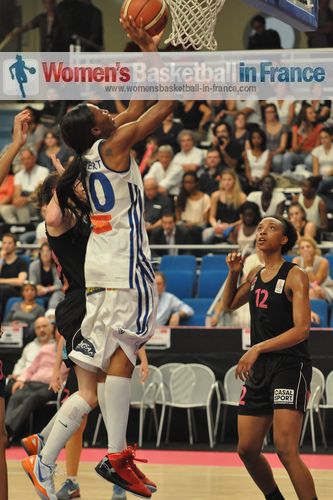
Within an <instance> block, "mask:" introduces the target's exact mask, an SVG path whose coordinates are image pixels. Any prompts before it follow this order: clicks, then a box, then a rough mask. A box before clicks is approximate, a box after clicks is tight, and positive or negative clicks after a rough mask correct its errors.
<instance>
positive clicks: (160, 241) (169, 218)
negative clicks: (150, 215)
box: [150, 213, 192, 256]
mask: <svg viewBox="0 0 333 500" xmlns="http://www.w3.org/2000/svg"><path fill="white" fill-rule="evenodd" d="M161 222H162V224H161V226H162V227H158V228H157V229H155V230H154V231H153V232H152V233H151V237H150V243H151V245H189V244H190V243H192V241H191V239H190V235H189V232H188V229H186V228H185V227H183V226H177V225H176V217H175V215H174V214H173V213H169V214H167V213H166V214H164V215H163V216H162V221H161ZM184 253H187V252H186V251H184V250H180V251H178V250H177V249H175V248H169V249H168V250H153V255H155V256H158V255H178V254H184Z"/></svg>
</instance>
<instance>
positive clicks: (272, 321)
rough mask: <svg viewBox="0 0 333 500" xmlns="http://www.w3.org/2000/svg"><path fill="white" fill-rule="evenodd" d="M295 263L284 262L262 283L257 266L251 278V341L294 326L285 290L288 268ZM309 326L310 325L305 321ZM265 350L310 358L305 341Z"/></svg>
mask: <svg viewBox="0 0 333 500" xmlns="http://www.w3.org/2000/svg"><path fill="white" fill-rule="evenodd" d="M294 265H295V264H292V263H290V262H284V263H283V264H282V266H281V267H280V269H279V272H278V273H277V274H276V276H275V277H274V278H273V279H271V280H270V281H268V282H267V283H265V282H264V281H262V279H261V271H262V270H260V271H259V272H258V273H257V274H256V276H255V277H254V278H253V280H252V282H251V289H250V300H249V304H250V311H251V344H252V345H255V344H258V343H259V342H263V341H265V340H268V339H271V338H273V337H276V336H278V335H280V334H281V333H283V332H286V331H287V330H290V329H291V328H293V327H294V321H293V310H292V309H293V308H292V303H291V302H290V300H289V299H288V297H287V295H286V291H285V284H286V280H287V276H288V273H289V271H290V270H291V269H292V268H293V267H294ZM309 328H310V325H309ZM269 354H286V355H288V356H297V357H300V358H306V359H309V358H310V354H309V349H308V341H307V340H305V341H303V342H301V343H300V344H297V345H295V346H293V347H289V348H288V349H283V350H281V351H276V352H274V353H269Z"/></svg>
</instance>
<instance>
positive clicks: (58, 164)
mask: <svg viewBox="0 0 333 500" xmlns="http://www.w3.org/2000/svg"><path fill="white" fill-rule="evenodd" d="M50 158H51V160H52V165H53V166H54V168H55V169H56V171H57V172H58V174H59V175H62V174H63V173H64V172H65V169H64V167H63V164H62V163H61V161H60V160H59V158H57V157H56V155H55V154H54V153H52V154H51V155H50Z"/></svg>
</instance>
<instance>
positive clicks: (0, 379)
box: [0, 359, 6, 398]
mask: <svg viewBox="0 0 333 500" xmlns="http://www.w3.org/2000/svg"><path fill="white" fill-rule="evenodd" d="M2 366H3V364H2V360H1V359H0V398H4V397H5V381H6V377H5V374H4V373H3V371H2Z"/></svg>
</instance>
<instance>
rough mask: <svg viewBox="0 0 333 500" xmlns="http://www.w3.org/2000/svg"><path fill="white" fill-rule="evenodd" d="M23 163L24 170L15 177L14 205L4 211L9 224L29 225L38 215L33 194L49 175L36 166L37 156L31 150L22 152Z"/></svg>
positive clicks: (43, 169)
mask: <svg viewBox="0 0 333 500" xmlns="http://www.w3.org/2000/svg"><path fill="white" fill-rule="evenodd" d="M21 161H22V164H23V170H22V171H21V172H19V173H18V174H15V176H14V194H13V204H12V205H7V206H6V207H3V209H2V217H3V220H4V221H5V222H6V223H7V224H17V223H22V224H28V223H29V222H30V219H31V217H33V216H35V215H36V208H35V206H34V204H33V202H32V194H33V192H34V191H35V189H36V188H37V186H38V184H39V183H40V182H42V181H43V180H44V179H45V177H47V176H48V174H49V171H48V169H47V168H45V167H41V166H40V165H37V164H36V156H35V154H34V152H33V151H32V150H30V149H27V148H25V149H24V150H23V151H22V153H21Z"/></svg>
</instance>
